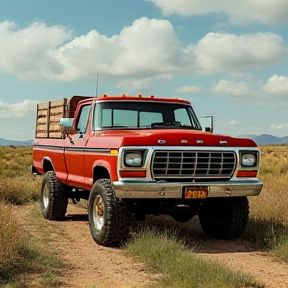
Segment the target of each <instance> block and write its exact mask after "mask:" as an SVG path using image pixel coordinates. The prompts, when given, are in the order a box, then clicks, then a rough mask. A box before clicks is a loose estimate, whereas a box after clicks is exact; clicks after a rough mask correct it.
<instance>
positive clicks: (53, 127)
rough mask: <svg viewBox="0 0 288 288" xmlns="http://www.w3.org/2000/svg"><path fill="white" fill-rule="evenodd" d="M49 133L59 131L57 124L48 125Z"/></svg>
mask: <svg viewBox="0 0 288 288" xmlns="http://www.w3.org/2000/svg"><path fill="white" fill-rule="evenodd" d="M49 131H60V125H59V124H58V123H57V124H54V123H50V124H49Z"/></svg>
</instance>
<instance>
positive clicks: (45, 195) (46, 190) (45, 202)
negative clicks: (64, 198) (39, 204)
mask: <svg viewBox="0 0 288 288" xmlns="http://www.w3.org/2000/svg"><path fill="white" fill-rule="evenodd" d="M49 194H50V193H49V188H48V186H47V185H45V187H44V191H43V205H44V208H45V209H46V208H47V207H48V205H49V201H50V199H49V196H50V195H49Z"/></svg>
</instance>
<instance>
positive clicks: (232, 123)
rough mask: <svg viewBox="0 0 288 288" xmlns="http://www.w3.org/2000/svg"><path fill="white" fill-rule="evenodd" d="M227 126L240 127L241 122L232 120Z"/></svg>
mask: <svg viewBox="0 0 288 288" xmlns="http://www.w3.org/2000/svg"><path fill="white" fill-rule="evenodd" d="M227 124H228V125H231V126H237V125H241V124H242V122H241V121H237V120H232V121H230V122H228V123H227Z"/></svg>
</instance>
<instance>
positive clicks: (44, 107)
mask: <svg viewBox="0 0 288 288" xmlns="http://www.w3.org/2000/svg"><path fill="white" fill-rule="evenodd" d="M48 107H49V102H48V103H38V104H37V109H38V110H43V109H47V108H48Z"/></svg>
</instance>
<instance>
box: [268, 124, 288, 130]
mask: <svg viewBox="0 0 288 288" xmlns="http://www.w3.org/2000/svg"><path fill="white" fill-rule="evenodd" d="M287 127H288V123H285V124H277V125H275V124H272V125H271V126H270V128H271V129H276V130H283V129H287Z"/></svg>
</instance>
